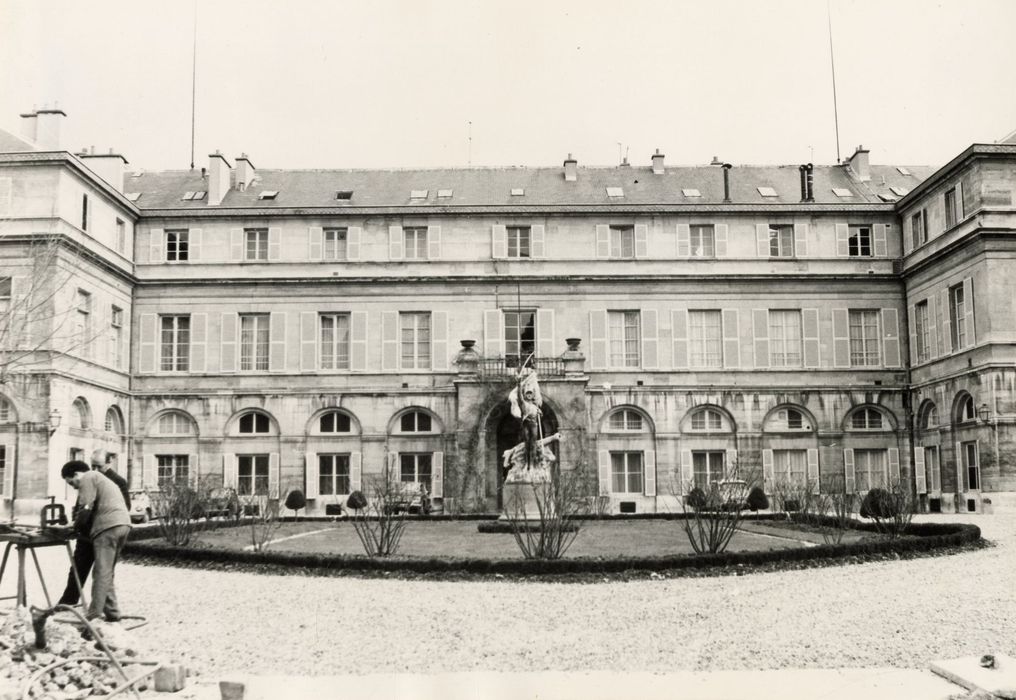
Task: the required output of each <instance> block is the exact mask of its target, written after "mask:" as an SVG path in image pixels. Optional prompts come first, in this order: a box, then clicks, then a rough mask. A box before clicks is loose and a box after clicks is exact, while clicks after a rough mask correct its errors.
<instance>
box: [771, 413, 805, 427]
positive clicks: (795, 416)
mask: <svg viewBox="0 0 1016 700" xmlns="http://www.w3.org/2000/svg"><path fill="white" fill-rule="evenodd" d="M808 427H809V426H808V425H806V424H805V422H804V414H803V413H801V412H800V411H798V410H797V409H796V408H783V409H780V410H779V411H777V412H776V416H775V417H774V418H773V421H772V424H771V427H770V430H776V431H779V430H807V429H808Z"/></svg>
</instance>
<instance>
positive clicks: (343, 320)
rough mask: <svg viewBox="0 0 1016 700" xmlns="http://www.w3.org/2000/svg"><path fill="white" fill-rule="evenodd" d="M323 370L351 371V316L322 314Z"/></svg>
mask: <svg viewBox="0 0 1016 700" xmlns="http://www.w3.org/2000/svg"><path fill="white" fill-rule="evenodd" d="M319 319H320V324H321V369H349V343H350V336H349V314H348V313H341V314H321V316H320V317H319Z"/></svg>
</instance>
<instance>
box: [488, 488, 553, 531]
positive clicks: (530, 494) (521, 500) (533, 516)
mask: <svg viewBox="0 0 1016 700" xmlns="http://www.w3.org/2000/svg"><path fill="white" fill-rule="evenodd" d="M544 487H545V482H540V481H507V482H505V484H504V488H503V490H502V491H501V502H502V503H503V504H504V505H503V508H502V511H501V517H500V518H499V520H508V519H509V517H511V518H514V519H516V520H519V521H524V522H539V520H540V509H539V507H538V506H537V495H536V494H537V490H538V489H543V488H544ZM543 507H544V508H549V507H551V504H550V503H544V504H543Z"/></svg>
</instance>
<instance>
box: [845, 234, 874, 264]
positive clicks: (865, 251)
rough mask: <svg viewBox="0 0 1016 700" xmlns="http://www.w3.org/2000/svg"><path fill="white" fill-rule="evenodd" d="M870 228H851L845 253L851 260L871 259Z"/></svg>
mask: <svg viewBox="0 0 1016 700" xmlns="http://www.w3.org/2000/svg"><path fill="white" fill-rule="evenodd" d="M871 250H872V249H871V226H851V227H850V236H849V238H848V239H847V251H848V253H849V255H850V257H852V258H868V257H871Z"/></svg>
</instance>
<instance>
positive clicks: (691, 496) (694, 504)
mask: <svg viewBox="0 0 1016 700" xmlns="http://www.w3.org/2000/svg"><path fill="white" fill-rule="evenodd" d="M706 503H707V499H706V492H705V491H703V490H702V489H700V488H699V487H698V486H696V487H695V488H693V489H692V490H691V491H689V492H688V507H689V508H695V509H696V510H697V509H699V508H705V507H706Z"/></svg>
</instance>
